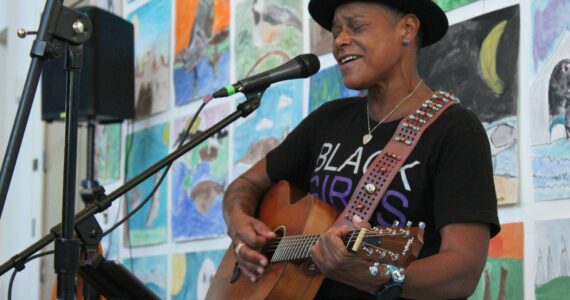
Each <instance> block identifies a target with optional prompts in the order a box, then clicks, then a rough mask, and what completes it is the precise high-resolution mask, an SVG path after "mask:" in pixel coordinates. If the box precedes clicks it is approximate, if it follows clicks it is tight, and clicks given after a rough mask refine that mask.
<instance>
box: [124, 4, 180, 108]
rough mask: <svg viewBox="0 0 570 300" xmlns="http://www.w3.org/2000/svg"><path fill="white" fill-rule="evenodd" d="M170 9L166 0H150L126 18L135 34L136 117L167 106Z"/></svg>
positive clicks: (168, 102)
mask: <svg viewBox="0 0 570 300" xmlns="http://www.w3.org/2000/svg"><path fill="white" fill-rule="evenodd" d="M170 6H171V4H170V1H169V0H150V1H148V2H147V3H145V4H144V5H142V6H141V7H139V8H137V9H136V10H135V11H134V12H132V13H130V14H129V16H128V20H129V21H131V22H132V23H133V27H134V34H135V115H136V117H137V118H139V117H144V116H148V115H152V114H156V113H159V112H162V111H165V110H167V109H168V107H169V105H170V26H171V25H170V20H171V18H170Z"/></svg>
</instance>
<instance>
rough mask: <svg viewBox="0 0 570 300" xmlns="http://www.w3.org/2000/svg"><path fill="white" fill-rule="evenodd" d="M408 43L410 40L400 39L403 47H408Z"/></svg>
mask: <svg viewBox="0 0 570 300" xmlns="http://www.w3.org/2000/svg"><path fill="white" fill-rule="evenodd" d="M410 43H411V42H410V40H408V39H405V40H403V41H402V45H404V47H408V46H409V45H410Z"/></svg>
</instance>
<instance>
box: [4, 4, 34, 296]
mask: <svg viewBox="0 0 570 300" xmlns="http://www.w3.org/2000/svg"><path fill="white" fill-rule="evenodd" d="M0 4H2V7H1V9H0V11H2V13H1V14H0V20H2V21H0V22H3V23H0V25H1V24H6V25H7V28H8V34H7V47H6V50H5V52H4V55H2V57H3V59H4V61H3V62H2V64H3V65H2V66H1V69H2V70H6V75H5V78H4V80H2V82H3V84H4V88H2V89H0V99H2V107H1V110H0V122H1V127H0V135H2V136H3V138H4V140H7V136H8V134H9V132H10V130H11V127H12V123H13V122H14V116H15V113H16V110H17V108H18V99H19V96H20V94H21V91H22V87H23V84H24V80H25V78H26V74H27V71H28V67H29V64H30V56H29V53H30V49H31V44H32V41H33V38H27V39H25V40H20V39H19V38H18V37H17V36H16V34H15V32H16V30H17V29H18V28H19V27H23V28H26V29H28V30H35V29H37V27H38V25H39V16H40V14H41V11H42V10H43V4H44V1H41V0H20V1H7V0H2V2H1V3H0ZM8 12H9V13H8ZM34 102H35V103H34V106H33V109H32V113H31V115H30V120H29V122H28V125H27V129H26V133H25V137H24V142H23V144H22V147H21V150H20V154H19V158H18V163H17V165H16V171H15V173H14V176H13V179H12V181H11V187H10V190H9V193H8V198H7V200H6V204H5V206H4V210H3V212H2V216H1V219H0V245H1V247H0V260H1V261H2V263H3V262H5V261H6V260H8V259H9V258H10V257H12V256H13V255H15V254H17V253H19V252H20V251H22V250H23V249H25V248H26V247H28V246H29V245H30V244H32V243H33V242H35V241H36V240H37V239H38V238H39V228H40V226H39V225H40V224H41V219H40V211H41V207H40V205H41V194H42V193H41V192H42V173H41V167H40V168H39V170H37V171H34V170H32V165H33V161H34V160H37V161H38V166H41V165H42V159H41V158H42V148H43V125H42V122H41V120H40V100H39V97H36V99H35V100H34ZM3 148H4V147H3ZM2 151H4V150H2ZM3 158H4V156H3V155H2V159H3ZM10 273H11V272H9V273H6V274H4V275H3V276H2V277H1V278H0V280H1V281H0V298H1V299H6V297H7V294H6V293H7V290H8V281H9V278H10ZM39 279H40V278H39V263H38V262H33V263H29V264H28V265H27V266H26V269H25V270H24V271H22V272H20V274H18V276H17V277H16V281H15V286H14V291H13V294H12V296H13V299H38V298H39Z"/></svg>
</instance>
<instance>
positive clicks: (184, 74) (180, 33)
mask: <svg viewBox="0 0 570 300" xmlns="http://www.w3.org/2000/svg"><path fill="white" fill-rule="evenodd" d="M176 3H177V5H176V48H175V57H174V91H175V94H176V98H175V103H176V105H177V106H181V105H184V104H186V103H189V102H190V101H192V100H196V99H198V98H202V97H204V96H207V95H209V94H212V93H213V92H215V91H216V90H218V89H219V88H221V87H222V86H225V85H227V84H228V83H229V81H230V39H229V23H230V1H229V0H200V1H197V0H184V1H182V0H178V1H176Z"/></svg>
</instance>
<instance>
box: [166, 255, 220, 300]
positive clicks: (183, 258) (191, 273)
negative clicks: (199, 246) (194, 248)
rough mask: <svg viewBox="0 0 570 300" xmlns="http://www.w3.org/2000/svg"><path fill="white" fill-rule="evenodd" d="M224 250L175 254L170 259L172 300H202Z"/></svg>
mask: <svg viewBox="0 0 570 300" xmlns="http://www.w3.org/2000/svg"><path fill="white" fill-rule="evenodd" d="M225 252H226V250H225V249H224V250H213V251H202V252H191V253H186V254H175V255H173V257H172V278H173V282H172V288H171V291H172V292H171V297H172V298H171V299H172V300H202V299H204V298H205V297H206V293H207V292H208V288H209V287H210V281H211V280H212V278H213V277H214V275H215V274H216V270H217V269H218V266H219V265H220V263H221V262H222V258H223V257H224V253H225Z"/></svg>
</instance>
